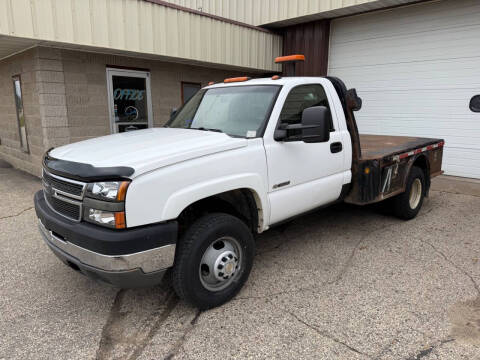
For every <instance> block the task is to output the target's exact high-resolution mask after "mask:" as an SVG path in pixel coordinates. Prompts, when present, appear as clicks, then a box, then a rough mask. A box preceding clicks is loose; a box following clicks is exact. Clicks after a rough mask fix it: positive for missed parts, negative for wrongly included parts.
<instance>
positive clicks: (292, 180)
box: [265, 84, 345, 224]
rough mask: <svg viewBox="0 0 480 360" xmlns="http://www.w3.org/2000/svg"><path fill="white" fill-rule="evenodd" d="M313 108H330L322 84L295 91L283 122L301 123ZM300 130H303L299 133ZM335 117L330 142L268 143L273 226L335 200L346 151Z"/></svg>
mask: <svg viewBox="0 0 480 360" xmlns="http://www.w3.org/2000/svg"><path fill="white" fill-rule="evenodd" d="M311 106H326V107H327V108H329V109H330V104H329V101H328V97H327V94H326V92H325V89H324V87H323V86H322V85H321V84H307V85H300V86H296V87H294V88H292V89H291V90H290V92H289V94H288V95H287V97H286V99H285V102H284V104H283V108H282V110H281V113H280V116H279V119H278V124H277V127H278V126H279V125H280V124H282V123H288V124H299V123H301V119H302V112H303V110H305V109H306V108H309V107H311ZM298 131H300V130H298ZM343 148H344V146H343V144H342V137H341V133H340V131H339V124H338V121H337V118H336V116H331V126H330V140H329V141H327V142H321V143H320V142H319V143H305V142H303V141H301V140H299V141H291V142H287V141H275V140H274V139H273V138H272V139H268V141H267V140H266V141H265V150H266V155H267V166H268V185H269V197H270V205H271V218H270V224H274V223H277V222H279V221H282V220H285V219H288V218H290V217H292V216H295V215H298V214H301V213H303V212H306V211H309V210H312V209H314V208H316V207H319V206H321V205H324V204H328V203H330V202H333V201H335V200H336V199H338V197H339V196H340V192H341V190H342V185H343V180H344V171H343V170H344V169H343V167H344V153H345V152H344V151H343Z"/></svg>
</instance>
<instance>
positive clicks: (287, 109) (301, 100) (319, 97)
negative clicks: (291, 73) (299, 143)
mask: <svg viewBox="0 0 480 360" xmlns="http://www.w3.org/2000/svg"><path fill="white" fill-rule="evenodd" d="M312 106H326V107H327V108H328V109H329V110H330V106H329V104H328V99H327V94H326V93H325V90H324V88H323V86H322V85H319V84H309V85H300V86H297V87H295V88H293V89H292V90H291V91H290V93H289V94H288V96H287V99H286V100H285V103H284V104H283V108H282V112H281V113H280V123H283V124H285V123H286V124H299V123H301V121H302V113H303V110H305V109H307V108H309V107H312ZM295 131H297V132H298V133H300V132H301V130H295ZM330 131H335V129H334V127H333V121H332V118H331V116H330ZM292 135H296V134H293V133H292Z"/></svg>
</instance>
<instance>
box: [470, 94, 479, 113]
mask: <svg viewBox="0 0 480 360" xmlns="http://www.w3.org/2000/svg"><path fill="white" fill-rule="evenodd" d="M470 110H472V111H473V112H480V95H475V96H474V97H472V98H471V99H470Z"/></svg>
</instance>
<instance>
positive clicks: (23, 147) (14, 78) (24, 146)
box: [12, 74, 30, 154]
mask: <svg viewBox="0 0 480 360" xmlns="http://www.w3.org/2000/svg"><path fill="white" fill-rule="evenodd" d="M17 81H18V83H19V88H20V102H21V107H22V109H21V110H22V113H23V122H24V124H23V128H24V129H25V139H23V135H22V126H21V125H20V114H19V110H20V109H19V108H18V102H17V88H16V82H17ZM12 85H13V99H14V101H15V113H16V114H17V127H18V139H19V142H20V149H21V150H22V152H24V153H26V154H28V153H30V147H29V145H28V131H27V121H26V119H25V106H24V104H23V89H22V76H21V75H20V74H16V75H13V76H12ZM24 140H25V141H24Z"/></svg>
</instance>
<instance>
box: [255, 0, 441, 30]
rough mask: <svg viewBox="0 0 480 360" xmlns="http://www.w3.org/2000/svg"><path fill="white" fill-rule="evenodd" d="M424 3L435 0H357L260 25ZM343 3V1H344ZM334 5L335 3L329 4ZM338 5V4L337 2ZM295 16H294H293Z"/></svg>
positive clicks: (297, 21)
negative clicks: (345, 4) (344, 4)
mask: <svg viewBox="0 0 480 360" xmlns="http://www.w3.org/2000/svg"><path fill="white" fill-rule="evenodd" d="M426 1H437V0H357V1H350V2H349V3H356V4H354V5H347V6H337V7H335V6H334V5H332V7H331V8H326V9H324V10H323V11H319V12H318V11H317V12H307V11H304V12H301V11H299V12H297V13H296V14H290V15H289V16H291V17H289V18H285V19H280V20H277V21H273V22H269V23H265V24H262V26H264V27H266V28H271V29H274V28H282V27H286V26H291V25H296V24H301V23H306V22H310V21H315V20H321V19H332V18H338V17H343V16H348V15H356V14H362V13H366V12H371V11H376V10H381V9H390V8H394V7H399V6H405V5H410V4H415V3H421V2H426ZM344 2H345V1H344ZM330 3H332V4H335V2H330ZM337 3H338V2H337ZM295 15H296V16H295Z"/></svg>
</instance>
